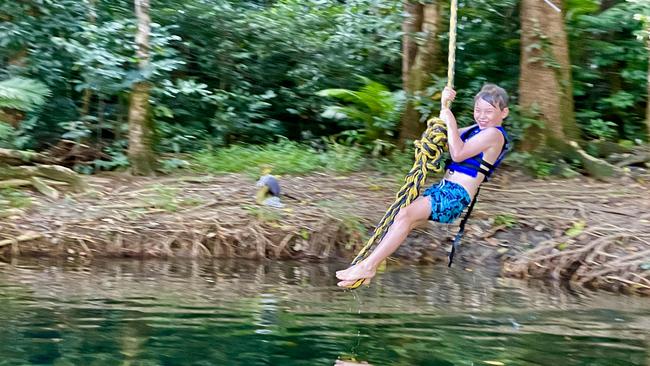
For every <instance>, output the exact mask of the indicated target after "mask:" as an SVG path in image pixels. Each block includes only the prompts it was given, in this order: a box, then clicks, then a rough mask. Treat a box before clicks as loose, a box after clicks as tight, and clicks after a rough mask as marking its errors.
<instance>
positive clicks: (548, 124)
mask: <svg viewBox="0 0 650 366" xmlns="http://www.w3.org/2000/svg"><path fill="white" fill-rule="evenodd" d="M555 3H556V4H558V3H559V4H558V5H559V6H560V7H561V5H562V1H555ZM519 91H520V95H519V103H520V106H521V109H522V112H523V113H526V114H532V115H533V116H534V117H535V118H537V119H541V120H542V121H543V122H544V124H545V127H544V128H543V129H540V128H538V127H530V128H528V129H527V130H526V131H525V139H524V141H523V143H522V148H523V149H524V150H526V151H533V150H536V149H539V148H542V147H544V146H545V145H547V144H548V145H553V144H554V143H563V142H565V140H566V139H571V140H577V139H578V138H579V130H578V127H577V125H576V122H575V115H574V109H573V90H572V78H571V68H570V64H569V52H568V43H567V36H566V32H565V29H564V18H563V15H562V14H561V13H558V12H556V11H553V10H551V9H550V8H549V7H548V5H546V4H545V3H544V2H543V1H538V0H523V1H522V3H521V74H520V78H519Z"/></svg>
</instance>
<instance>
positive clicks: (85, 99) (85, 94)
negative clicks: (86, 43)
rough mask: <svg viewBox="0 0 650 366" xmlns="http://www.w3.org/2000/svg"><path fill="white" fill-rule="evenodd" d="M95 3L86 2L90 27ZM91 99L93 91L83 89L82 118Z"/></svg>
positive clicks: (93, 1) (93, 16) (95, 19)
mask: <svg viewBox="0 0 650 366" xmlns="http://www.w3.org/2000/svg"><path fill="white" fill-rule="evenodd" d="M95 1H96V0H90V1H89V2H88V22H89V23H90V24H92V25H95V23H96V22H97V13H96V12H95ZM92 97H93V90H92V89H90V88H86V89H84V92H83V97H82V98H81V101H82V102H81V112H80V114H81V115H82V116H87V115H88V112H90V102H91V100H92Z"/></svg>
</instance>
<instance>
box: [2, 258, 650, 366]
mask: <svg viewBox="0 0 650 366" xmlns="http://www.w3.org/2000/svg"><path fill="white" fill-rule="evenodd" d="M337 267H341V266H335V265H321V264H303V263H286V262H285V263H267V264H260V263H254V262H245V261H235V262H232V261H230V262H225V261H224V262H219V261H215V262H161V261H145V262H140V261H118V262H115V261H112V262H106V263H93V264H92V266H89V265H79V264H69V263H64V262H35V261H19V262H15V263H12V264H0V365H333V364H334V362H335V361H336V360H337V359H350V358H354V359H356V360H359V361H367V362H369V363H371V364H372V365H552V366H570V365H589V366H599V365H602V366H614V365H639V366H646V365H650V330H649V329H650V299H644V298H639V297H628V296H620V295H611V294H607V293H602V292H586V291H583V290H580V291H578V290H574V291H570V290H567V289H564V288H557V287H548V286H543V285H541V284H530V283H525V282H521V281H517V280H504V279H500V278H498V277H496V276H495V275H494V274H489V273H484V272H482V271H481V270H480V269H475V270H474V271H467V270H463V269H462V268H461V267H458V268H453V269H451V270H447V268H445V267H443V266H439V267H396V268H391V270H389V271H388V272H386V273H384V274H382V275H381V276H380V277H379V278H378V279H376V280H375V281H374V282H373V283H372V285H371V286H370V287H369V288H364V289H361V290H357V291H355V292H350V291H342V290H340V289H337V288H336V287H335V283H336V282H335V280H334V278H333V274H334V271H335V270H336V269H338V268H337Z"/></svg>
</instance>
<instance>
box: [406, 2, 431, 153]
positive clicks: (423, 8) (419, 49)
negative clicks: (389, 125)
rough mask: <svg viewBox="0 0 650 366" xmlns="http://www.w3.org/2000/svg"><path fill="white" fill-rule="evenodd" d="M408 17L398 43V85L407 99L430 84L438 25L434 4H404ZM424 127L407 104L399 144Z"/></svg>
mask: <svg viewBox="0 0 650 366" xmlns="http://www.w3.org/2000/svg"><path fill="white" fill-rule="evenodd" d="M404 10H405V12H406V13H407V14H408V16H407V17H406V18H405V19H404V22H403V23H402V31H403V32H404V36H403V43H402V52H403V55H402V83H403V85H404V86H403V87H404V91H405V92H406V94H407V95H408V96H409V97H412V96H414V95H417V94H418V93H420V92H422V91H423V90H425V89H426V87H427V86H428V85H429V83H430V81H431V73H432V72H433V71H435V69H436V67H437V66H438V62H437V60H438V58H437V53H438V42H437V39H436V34H437V32H438V28H439V23H440V20H439V19H440V7H439V6H438V4H436V3H433V4H424V5H423V4H421V3H419V2H417V3H412V2H411V1H408V0H406V1H404ZM417 33H420V34H424V42H423V43H422V44H420V45H418V44H417V42H416V41H415V35H416V34H417ZM425 127H426V126H425V125H424V124H423V123H420V113H419V112H418V111H417V110H416V109H415V105H414V104H413V103H412V102H410V101H409V102H408V103H407V105H406V110H405V111H404V114H403V115H402V121H401V127H400V142H401V143H403V142H404V141H405V140H407V139H417V138H419V137H420V134H421V133H422V131H423V130H424V128H425Z"/></svg>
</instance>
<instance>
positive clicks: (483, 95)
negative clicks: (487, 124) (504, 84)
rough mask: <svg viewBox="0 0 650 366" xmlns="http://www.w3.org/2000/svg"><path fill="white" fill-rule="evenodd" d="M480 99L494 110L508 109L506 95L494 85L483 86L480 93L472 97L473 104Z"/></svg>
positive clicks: (503, 90)
mask: <svg viewBox="0 0 650 366" xmlns="http://www.w3.org/2000/svg"><path fill="white" fill-rule="evenodd" d="M479 98H480V99H483V100H484V101H486V102H488V103H490V105H491V106H493V107H494V108H499V109H504V108H506V107H508V99H509V98H508V93H507V92H506V91H505V89H503V88H501V87H499V86H498V85H496V84H485V85H483V88H481V91H480V92H478V94H476V96H475V97H474V103H476V101H478V100H479Z"/></svg>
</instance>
